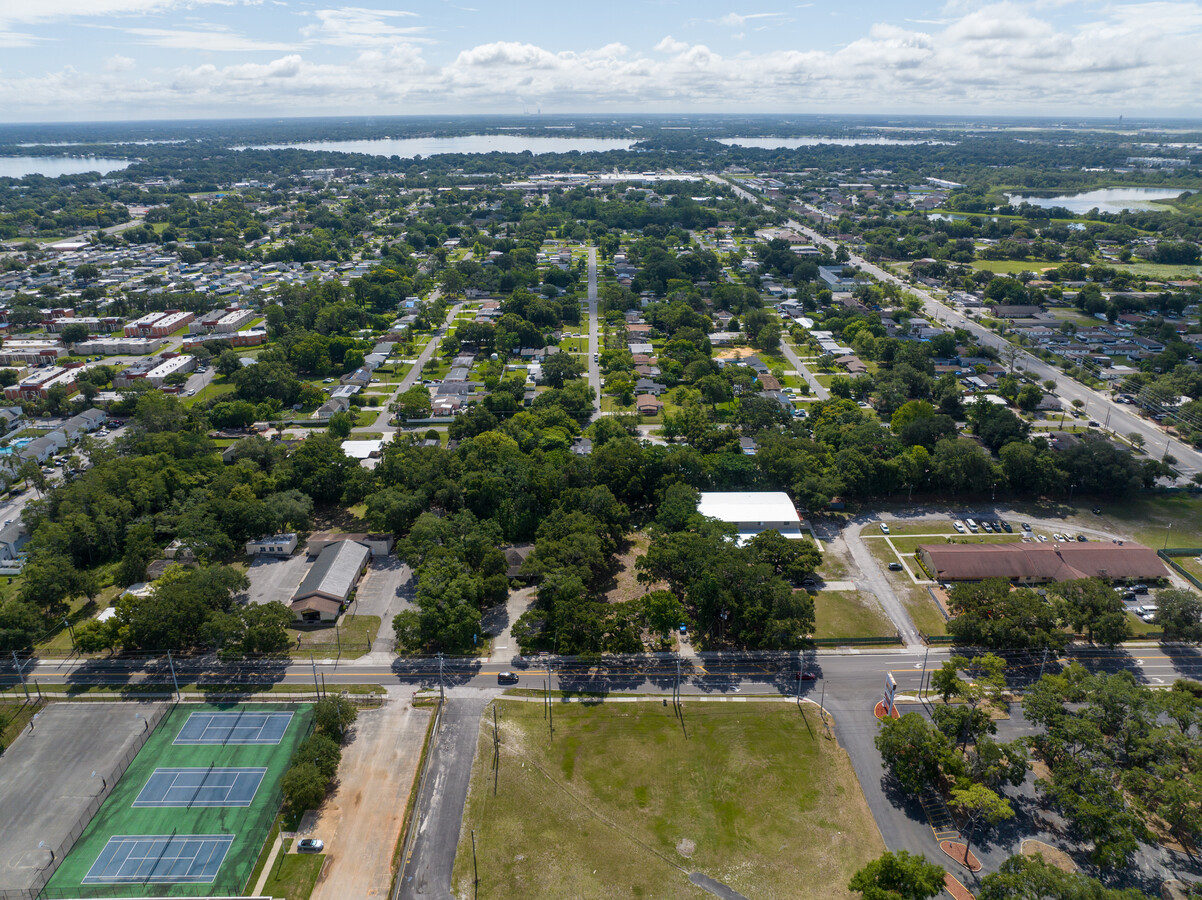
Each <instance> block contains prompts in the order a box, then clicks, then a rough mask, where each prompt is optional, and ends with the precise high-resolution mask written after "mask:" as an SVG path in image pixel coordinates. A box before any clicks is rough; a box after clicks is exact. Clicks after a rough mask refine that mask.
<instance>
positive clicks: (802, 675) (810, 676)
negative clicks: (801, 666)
mask: <svg viewBox="0 0 1202 900" xmlns="http://www.w3.org/2000/svg"><path fill="white" fill-rule="evenodd" d="M793 680H794V681H817V680H818V676H817V674H815V673H814V672H797V673H795V674H794V675H793Z"/></svg>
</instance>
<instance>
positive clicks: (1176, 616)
mask: <svg viewBox="0 0 1202 900" xmlns="http://www.w3.org/2000/svg"><path fill="white" fill-rule="evenodd" d="M1156 604H1157V605H1158V606H1159V607H1160V609H1158V610H1157V611H1156V624H1157V625H1159V626H1160V627H1161V628H1162V629H1163V630H1164V636H1165V638H1167V639H1168V640H1173V641H1202V596H1199V595H1198V594H1195V593H1194V592H1193V591H1188V590H1183V589H1181V588H1168V589H1167V590H1163V591H1161V592H1160V593H1159V594H1157V595H1156Z"/></svg>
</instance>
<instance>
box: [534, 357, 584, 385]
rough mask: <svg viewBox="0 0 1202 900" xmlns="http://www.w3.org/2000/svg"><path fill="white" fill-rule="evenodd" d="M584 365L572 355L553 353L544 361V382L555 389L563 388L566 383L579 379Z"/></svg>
mask: <svg viewBox="0 0 1202 900" xmlns="http://www.w3.org/2000/svg"><path fill="white" fill-rule="evenodd" d="M583 371H584V364H583V363H582V362H580V360H579V359H577V358H576V357H575V356H574V355H572V354H571V353H552V354H551V355H550V356H548V357H547V358H546V359H544V360H543V381H544V382H546V383H547V384H549V385H550V386H551V387H553V388H562V387H563V385H564V382H565V381H568V380H570V379H573V378H579V377H580V375H581V373H582V372H583Z"/></svg>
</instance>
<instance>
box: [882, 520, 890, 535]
mask: <svg viewBox="0 0 1202 900" xmlns="http://www.w3.org/2000/svg"><path fill="white" fill-rule="evenodd" d="M888 533H889V526H888V525H886V524H885V523H884V522H882V523H881V534H888Z"/></svg>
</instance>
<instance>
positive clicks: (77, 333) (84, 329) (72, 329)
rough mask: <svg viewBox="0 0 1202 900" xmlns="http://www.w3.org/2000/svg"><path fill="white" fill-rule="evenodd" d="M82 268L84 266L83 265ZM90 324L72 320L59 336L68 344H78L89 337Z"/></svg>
mask: <svg viewBox="0 0 1202 900" xmlns="http://www.w3.org/2000/svg"><path fill="white" fill-rule="evenodd" d="M81 268H82V266H81ZM88 334H89V332H88V326H87V325H84V324H83V323H82V322H72V323H71V324H70V325H64V326H63V330H62V331H61V332H60V333H59V337H60V338H61V339H62V342H63V343H64V344H67V345H68V346H70V345H73V344H78V343H79V342H80V341H86V340H87V339H88Z"/></svg>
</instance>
